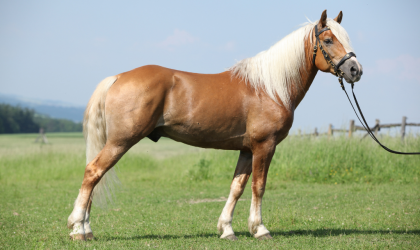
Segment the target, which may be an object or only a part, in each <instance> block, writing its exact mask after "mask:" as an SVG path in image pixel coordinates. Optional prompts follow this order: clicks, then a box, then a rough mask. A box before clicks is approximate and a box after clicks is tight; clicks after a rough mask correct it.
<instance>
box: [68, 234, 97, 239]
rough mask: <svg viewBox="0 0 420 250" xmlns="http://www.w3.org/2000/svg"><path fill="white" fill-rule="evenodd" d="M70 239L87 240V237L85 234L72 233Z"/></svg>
mask: <svg viewBox="0 0 420 250" xmlns="http://www.w3.org/2000/svg"><path fill="white" fill-rule="evenodd" d="M92 236H93V235H92ZM70 239H71V240H86V237H85V235H84V234H71V235H70Z"/></svg>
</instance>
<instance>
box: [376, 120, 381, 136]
mask: <svg viewBox="0 0 420 250" xmlns="http://www.w3.org/2000/svg"><path fill="white" fill-rule="evenodd" d="M379 130H381V128H380V125H379V119H376V125H375V136H376V137H377V136H378V132H379Z"/></svg>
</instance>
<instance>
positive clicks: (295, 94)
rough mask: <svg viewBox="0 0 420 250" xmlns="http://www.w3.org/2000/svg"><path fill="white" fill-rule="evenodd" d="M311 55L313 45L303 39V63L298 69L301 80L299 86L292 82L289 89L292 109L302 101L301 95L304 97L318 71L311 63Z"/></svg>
mask: <svg viewBox="0 0 420 250" xmlns="http://www.w3.org/2000/svg"><path fill="white" fill-rule="evenodd" d="M312 56H313V46H312V44H311V42H310V41H309V39H306V41H305V61H306V63H305V65H304V66H302V68H301V69H300V72H301V79H302V82H301V83H300V85H299V86H297V84H296V83H295V84H293V87H292V89H291V95H290V103H291V105H292V109H293V110H294V109H296V108H297V107H298V105H299V103H300V102H301V101H302V99H303V97H305V95H306V92H308V90H309V88H310V87H311V84H312V82H313V81H314V79H315V76H316V74H317V73H318V69H317V68H316V67H315V65H313V64H312Z"/></svg>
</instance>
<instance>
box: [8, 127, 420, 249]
mask: <svg viewBox="0 0 420 250" xmlns="http://www.w3.org/2000/svg"><path fill="white" fill-rule="evenodd" d="M36 136H37V135H33V134H27V135H22V134H21V135H1V136H0V249H34V248H35V249H37V248H40V249H79V248H89V249H117V248H118V249H119V248H130V249H132V248H134V249H140V248H163V249H172V248H177V249H230V248H232V249H244V248H261V249H273V248H274V249H419V248H420V179H419V178H420V157H419V156H398V155H391V154H389V153H386V152H385V151H384V150H382V149H380V148H379V147H378V146H377V145H375V144H373V143H372V142H371V141H368V140H363V141H360V140H359V139H353V140H347V139H345V138H335V139H332V140H331V141H328V140H327V139H322V138H316V139H313V138H312V139H303V138H296V137H291V138H288V139H286V140H285V141H284V142H283V143H281V144H280V145H279V146H278V148H277V153H276V154H275V156H274V159H273V162H272V165H271V167H270V172H269V177H268V184H267V190H266V193H265V196H264V200H263V219H264V224H265V225H266V227H267V228H268V229H269V230H270V231H271V234H272V236H273V238H274V239H273V240H271V241H258V240H255V239H254V238H253V237H251V235H250V234H249V232H248V230H247V218H248V215H249V208H250V202H251V201H250V198H251V192H250V185H248V186H247V188H246V191H245V193H244V194H243V196H242V199H241V200H240V201H239V202H238V205H237V207H236V210H235V216H234V220H233V224H232V225H233V228H234V230H235V232H236V235H237V236H238V238H239V241H236V242H229V241H226V240H220V239H219V238H218V237H219V235H218V234H217V230H216V225H217V220H218V217H219V215H220V213H221V211H222V208H223V206H224V200H225V197H227V196H228V194H229V185H230V180H231V178H232V175H233V171H234V168H235V164H236V160H237V157H238V152H228V151H217V150H204V149H198V148H193V147H189V146H186V145H183V144H180V143H176V142H174V141H171V140H167V139H161V140H160V141H159V142H158V143H153V142H151V141H149V140H148V139H145V140H143V141H142V142H140V143H139V144H138V145H136V146H135V147H133V148H132V149H131V150H130V151H129V152H128V153H127V154H126V155H125V156H124V157H123V158H122V159H121V161H120V162H119V163H118V166H117V168H118V170H117V172H118V174H119V177H120V180H121V182H122V185H121V188H120V190H119V191H118V192H117V198H116V199H115V201H114V203H113V204H111V205H110V206H109V208H108V209H106V210H103V209H100V208H97V207H94V208H93V209H92V218H91V224H92V229H93V231H94V234H95V237H96V239H95V240H93V241H87V242H72V241H70V240H69V238H68V234H69V232H70V231H69V230H68V229H67V228H66V223H67V217H68V216H69V214H70V212H71V211H72V208H73V202H74V200H75V198H76V196H77V193H78V189H79V188H80V184H81V181H82V177H83V173H84V165H85V164H84V161H85V158H84V150H85V147H84V140H83V136H82V134H79V133H69V134H48V135H47V136H48V139H49V141H50V142H51V144H47V145H40V144H35V143H33V141H34V140H35V138H36ZM382 140H383V142H384V143H385V144H386V145H389V147H391V148H392V149H395V150H405V151H420V139H419V138H418V137H414V136H411V137H409V138H407V142H406V143H405V144H402V143H401V142H400V141H399V139H394V138H391V137H384V138H382Z"/></svg>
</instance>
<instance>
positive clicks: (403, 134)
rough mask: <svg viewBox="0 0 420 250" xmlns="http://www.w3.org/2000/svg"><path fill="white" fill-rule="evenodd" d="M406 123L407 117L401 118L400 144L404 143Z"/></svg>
mask: <svg viewBox="0 0 420 250" xmlns="http://www.w3.org/2000/svg"><path fill="white" fill-rule="evenodd" d="M406 123H407V116H403V118H402V122H401V142H404V136H405V126H406Z"/></svg>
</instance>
